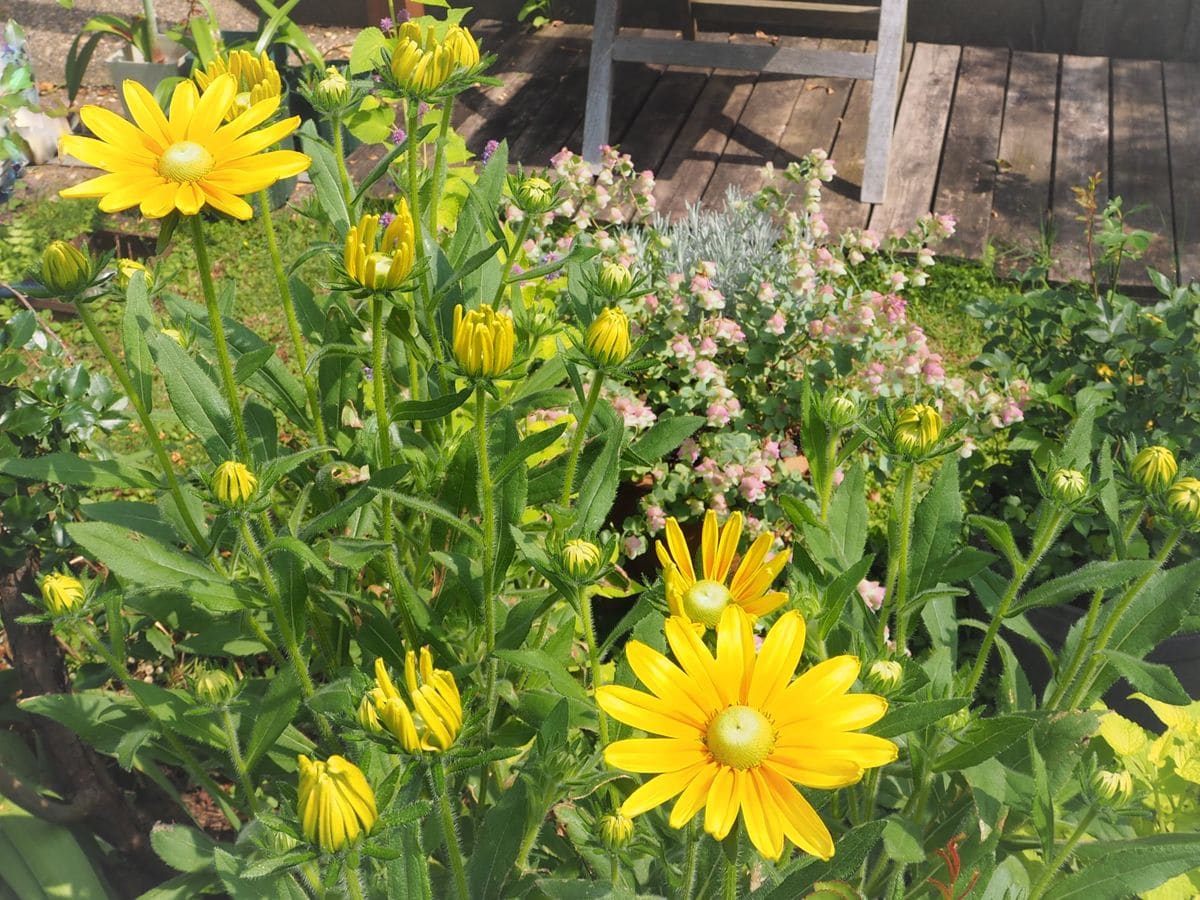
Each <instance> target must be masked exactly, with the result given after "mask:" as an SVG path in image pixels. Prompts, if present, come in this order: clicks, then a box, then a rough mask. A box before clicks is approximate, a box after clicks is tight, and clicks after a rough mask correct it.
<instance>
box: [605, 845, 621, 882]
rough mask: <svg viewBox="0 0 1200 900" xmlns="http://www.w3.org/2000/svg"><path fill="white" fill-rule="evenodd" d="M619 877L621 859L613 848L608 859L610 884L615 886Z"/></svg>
mask: <svg viewBox="0 0 1200 900" xmlns="http://www.w3.org/2000/svg"><path fill="white" fill-rule="evenodd" d="M620 878H621V859H620V857H618V856H617V852H616V851H615V850H614V851H613V852H612V855H611V856H610V857H609V860H608V880H609V881H611V882H612V886H613V887H614V888H616V886H617V882H618V881H619V880H620Z"/></svg>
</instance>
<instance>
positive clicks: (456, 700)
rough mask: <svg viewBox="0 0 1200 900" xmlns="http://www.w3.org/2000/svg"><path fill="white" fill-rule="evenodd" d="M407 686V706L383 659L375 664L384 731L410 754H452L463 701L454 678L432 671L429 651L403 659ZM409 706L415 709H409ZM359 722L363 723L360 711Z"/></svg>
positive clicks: (377, 700) (410, 653) (377, 707)
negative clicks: (418, 658) (445, 752)
mask: <svg viewBox="0 0 1200 900" xmlns="http://www.w3.org/2000/svg"><path fill="white" fill-rule="evenodd" d="M404 686H405V688H406V689H407V694H408V702H405V698H404V696H403V695H402V694H401V693H400V691H399V690H397V688H396V685H395V683H394V682H393V681H392V679H391V676H389V675H388V670H387V666H386V665H384V662H383V660H382V659H376V660H375V688H374V689H373V691H375V692H377V693H372V695H371V696H373V698H374V700H375V712H376V713H377V714H378V716H379V720H380V722H381V723H382V725H383V727H384V728H386V729H387V730H388V731H389V732H391V734H392V736H393V737H395V738H396V740H398V741H399V742H400V745H401V746H402V747H403V748H404V749H405V750H407V751H408V752H409V753H420V752H421V751H423V750H424V751H429V752H439V751H445V750H449V749H450V747H451V746H453V744H454V740H455V738H457V737H458V733H459V731H461V730H462V722H463V716H462V699H461V698H460V697H459V694H458V685H457V684H455V683H454V676H453V675H451V674H450V673H449V672H447V671H446V670H444V669H435V668H434V667H433V657H432V655H430V653H429V648H428V647H422V648H421V658H420V664H419V665H418V662H417V654H415V653H414V652H413V651H412V650H409V651H408V653H407V654H405V657H404ZM409 704H411V705H412V708H411V709H410V708H409ZM359 721H360V722H361V721H362V714H361V711H360V715H359Z"/></svg>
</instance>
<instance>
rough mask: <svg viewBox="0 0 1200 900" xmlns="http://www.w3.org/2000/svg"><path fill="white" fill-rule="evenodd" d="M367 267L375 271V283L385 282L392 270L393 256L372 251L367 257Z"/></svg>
mask: <svg viewBox="0 0 1200 900" xmlns="http://www.w3.org/2000/svg"><path fill="white" fill-rule="evenodd" d="M367 268H368V269H369V270H371V271H373V272H374V273H375V283H376V284H383V283H384V282H385V281H387V277H388V275H390V274H391V272H392V258H391V256H389V255H388V254H386V253H372V254H371V255H370V256H368V257H367Z"/></svg>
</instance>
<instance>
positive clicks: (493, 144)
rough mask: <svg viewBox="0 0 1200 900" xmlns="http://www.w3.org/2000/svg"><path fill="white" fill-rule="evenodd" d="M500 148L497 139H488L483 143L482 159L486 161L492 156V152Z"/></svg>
mask: <svg viewBox="0 0 1200 900" xmlns="http://www.w3.org/2000/svg"><path fill="white" fill-rule="evenodd" d="M499 148H500V142H499V141H488V142H487V143H486V144H484V145H483V161H484V162H485V163H486V162H487V161H488V160H489V159H491V158H492V154H493V153H495V152H496V151H497V150H498V149H499Z"/></svg>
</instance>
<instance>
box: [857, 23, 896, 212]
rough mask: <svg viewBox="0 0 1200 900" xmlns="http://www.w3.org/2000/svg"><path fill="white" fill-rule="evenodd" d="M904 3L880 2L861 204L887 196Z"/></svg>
mask: <svg viewBox="0 0 1200 900" xmlns="http://www.w3.org/2000/svg"><path fill="white" fill-rule="evenodd" d="M907 18H908V0H883V4H882V5H881V6H880V9H879V38H878V41H877V43H876V46H875V77H874V82H873V83H872V85H871V111H870V114H869V117H868V119H867V151H866V158H865V160H864V165H863V185H862V193H861V195H860V197H859V199H860V200H862V202H863V203H882V202H883V201H884V197H885V196H886V194H887V178H888V160H889V157H890V155H891V147H892V132H893V130H894V129H895V126H896V95H897V92H898V89H899V82H900V60H901V57H902V56H903V54H904V35H905V26H906V23H907Z"/></svg>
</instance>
